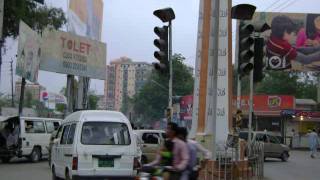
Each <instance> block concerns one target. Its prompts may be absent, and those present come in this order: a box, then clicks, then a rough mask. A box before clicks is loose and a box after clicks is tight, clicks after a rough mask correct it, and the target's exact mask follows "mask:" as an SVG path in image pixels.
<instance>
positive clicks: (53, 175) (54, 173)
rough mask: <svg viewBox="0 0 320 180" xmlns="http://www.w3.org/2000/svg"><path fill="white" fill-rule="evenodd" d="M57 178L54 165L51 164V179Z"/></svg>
mask: <svg viewBox="0 0 320 180" xmlns="http://www.w3.org/2000/svg"><path fill="white" fill-rule="evenodd" d="M58 179H59V178H58V177H57V175H56V170H55V168H54V166H52V180H58Z"/></svg>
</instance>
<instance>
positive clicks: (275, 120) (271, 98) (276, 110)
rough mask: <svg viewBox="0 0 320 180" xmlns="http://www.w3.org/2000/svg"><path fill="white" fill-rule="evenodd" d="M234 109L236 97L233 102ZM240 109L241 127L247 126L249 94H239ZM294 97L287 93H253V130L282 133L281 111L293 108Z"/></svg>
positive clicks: (245, 127)
mask: <svg viewBox="0 0 320 180" xmlns="http://www.w3.org/2000/svg"><path fill="white" fill-rule="evenodd" d="M233 105H234V107H235V108H234V111H236V110H237V108H236V99H234V102H233ZM240 105H241V106H240V110H241V111H242V117H243V118H242V123H241V124H242V125H241V128H242V129H247V128H248V117H249V105H250V104H249V96H241V98H240ZM294 108H295V97H294V96H287V95H255V96H254V97H253V120H252V127H253V130H254V131H265V130H266V131H272V132H276V133H279V134H280V135H281V136H283V134H284V123H283V117H282V115H281V112H282V110H283V109H294Z"/></svg>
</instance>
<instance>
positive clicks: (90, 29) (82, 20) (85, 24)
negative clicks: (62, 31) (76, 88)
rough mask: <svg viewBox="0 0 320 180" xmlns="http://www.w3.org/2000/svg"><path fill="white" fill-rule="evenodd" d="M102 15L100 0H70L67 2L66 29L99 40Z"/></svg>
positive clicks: (101, 2)
mask: <svg viewBox="0 0 320 180" xmlns="http://www.w3.org/2000/svg"><path fill="white" fill-rule="evenodd" d="M102 17H103V1H102V0H70V2H69V11H68V29H69V31H70V32H73V33H75V34H78V35H81V36H87V37H90V38H92V39H95V40H100V39H101V29H102Z"/></svg>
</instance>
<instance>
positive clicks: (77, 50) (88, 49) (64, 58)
mask: <svg viewBox="0 0 320 180" xmlns="http://www.w3.org/2000/svg"><path fill="white" fill-rule="evenodd" d="M41 47H42V52H41V58H40V59H41V63H40V69H41V70H45V71H51V72H57V73H62V74H72V75H76V76H83V77H90V78H93V79H102V80H104V79H105V73H106V44H104V43H102V42H99V41H95V40H91V39H89V38H86V37H82V36H78V35H75V34H73V33H68V32H64V31H56V30H49V29H47V30H45V31H44V33H43V36H42V44H41Z"/></svg>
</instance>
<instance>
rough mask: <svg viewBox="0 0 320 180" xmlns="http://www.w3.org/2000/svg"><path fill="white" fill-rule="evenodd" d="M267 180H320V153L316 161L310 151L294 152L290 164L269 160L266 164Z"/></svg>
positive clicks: (265, 174) (291, 153)
mask: <svg viewBox="0 0 320 180" xmlns="http://www.w3.org/2000/svg"><path fill="white" fill-rule="evenodd" d="M264 176H265V180H319V179H320V153H318V154H317V157H316V158H315V159H312V158H311V157H310V154H309V152H308V151H292V152H290V158H289V160H288V162H281V161H280V160H277V159H267V160H266V162H265V163H264Z"/></svg>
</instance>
